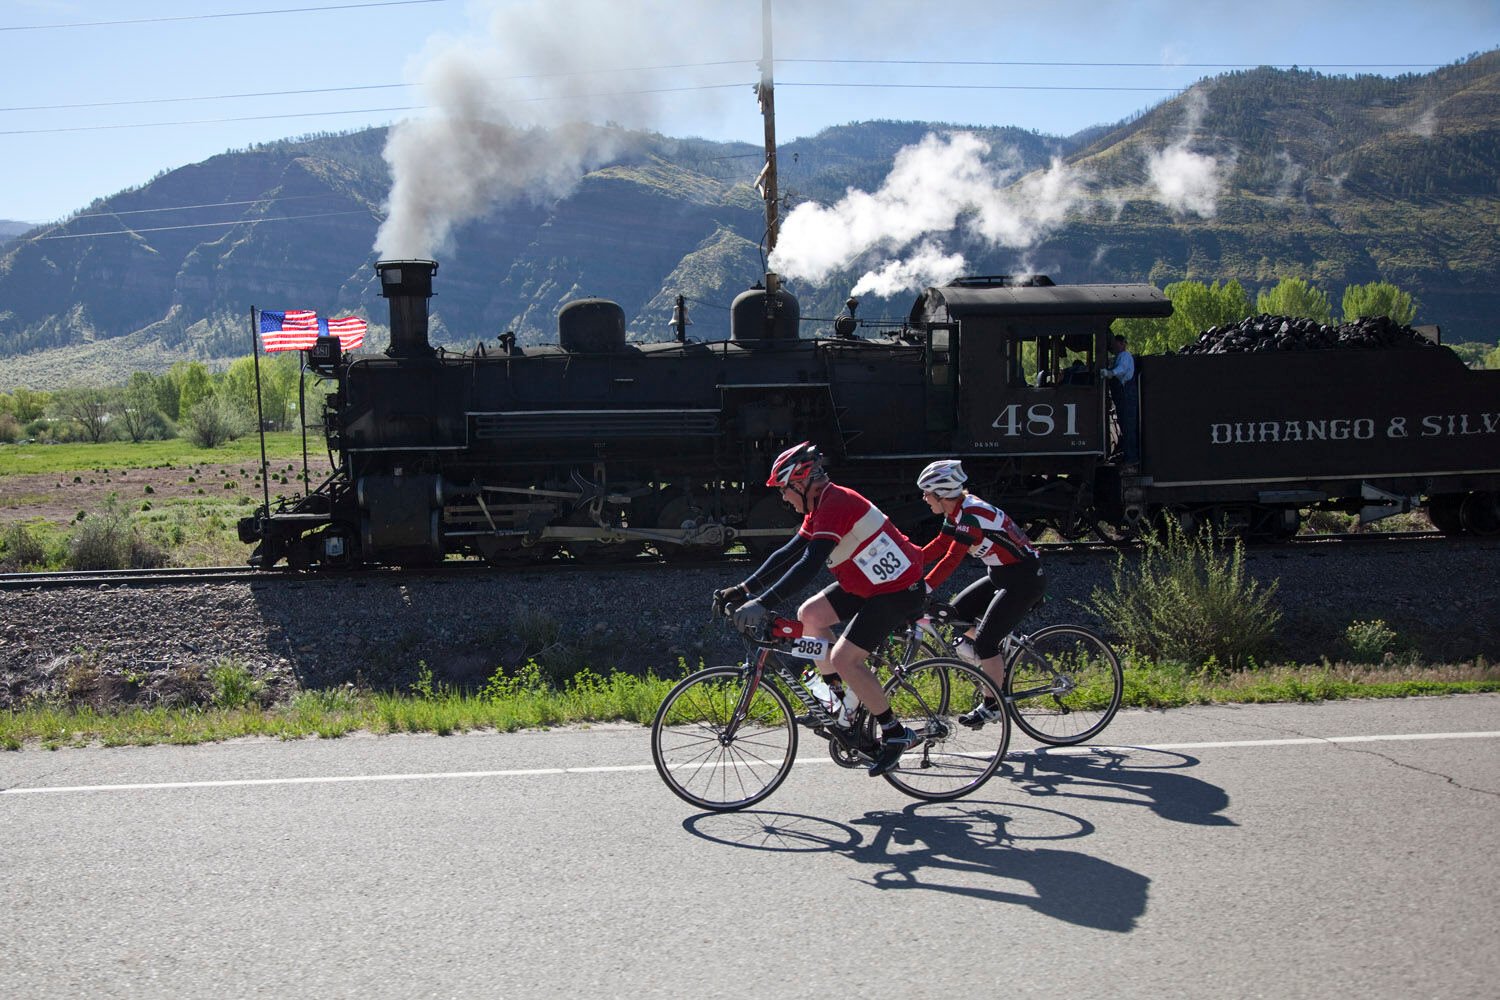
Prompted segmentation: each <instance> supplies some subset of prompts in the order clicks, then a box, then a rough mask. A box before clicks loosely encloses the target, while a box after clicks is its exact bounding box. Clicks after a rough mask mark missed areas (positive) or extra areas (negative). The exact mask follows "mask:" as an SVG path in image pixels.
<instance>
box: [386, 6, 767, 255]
mask: <svg viewBox="0 0 1500 1000" xmlns="http://www.w3.org/2000/svg"><path fill="white" fill-rule="evenodd" d="M490 10H491V14H490V18H489V22H488V26H487V31H486V32H485V33H484V34H483V35H475V36H474V37H467V38H459V39H455V38H437V39H433V40H432V41H430V42H429V43H428V45H427V47H426V49H425V50H424V52H423V54H422V55H421V56H419V57H418V62H419V64H420V88H421V92H422V96H423V98H424V103H426V104H428V105H430V106H431V107H432V108H433V111H432V114H431V115H430V117H425V118H414V119H408V120H406V121H403V122H400V123H398V124H397V125H395V126H393V127H392V128H391V130H390V135H389V137H388V138H387V140H386V147H385V159H386V162H387V163H389V164H390V169H391V195H390V203H389V213H388V215H387V217H386V220H385V222H384V223H383V224H382V225H381V227H380V232H379V234H378V235H377V236H376V239H375V249H376V250H377V251H378V252H379V255H380V256H381V257H383V258H386V259H400V258H429V257H434V256H436V255H438V254H439V253H441V252H442V251H444V250H445V249H447V248H448V245H449V242H450V240H451V237H452V234H453V230H454V228H455V227H457V226H459V225H462V224H463V223H465V222H467V221H469V220H472V219H475V218H479V217H481V216H483V215H485V214H486V213H487V212H489V211H492V210H493V209H495V208H498V207H502V206H504V205H505V204H507V203H511V202H516V201H520V200H526V201H530V202H535V203H545V202H550V201H553V200H556V199H558V198H561V197H564V196H565V195H567V194H568V193H569V192H570V191H572V190H573V188H574V186H576V185H577V183H578V181H579V180H580V179H581V178H582V177H583V175H584V174H585V173H587V172H588V171H590V170H592V169H595V168H597V167H599V166H601V165H603V164H605V163H607V162H609V161H610V160H612V159H615V158H617V157H619V156H621V155H622V154H624V153H626V152H628V149H627V148H626V147H627V144H628V142H629V137H630V133H629V132H628V131H626V130H625V128H622V127H618V126H601V125H587V124H583V122H585V121H593V122H602V121H610V122H618V123H620V125H623V126H628V127H635V128H649V127H652V126H653V124H654V123H655V121H656V119H657V117H658V115H657V107H656V105H657V102H658V101H659V100H660V96H659V94H660V92H661V91H664V90H668V89H674V90H675V89H678V88H683V87H686V86H690V85H691V84H692V83H693V82H694V81H695V79H696V77H695V75H694V71H693V70H691V69H679V70H674V71H672V77H671V82H670V83H667V84H664V83H663V79H662V77H661V76H660V75H657V74H652V75H647V74H644V73H641V72H639V71H638V70H631V69H630V68H631V67H640V66H643V65H647V64H650V65H656V66H661V65H668V64H672V63H678V62H684V61H687V60H688V58H689V55H690V53H691V51H692V50H693V48H694V47H695V46H700V45H703V44H705V43H707V44H709V45H718V46H720V48H718V51H725V50H726V47H723V46H722V45H721V43H718V42H714V41H712V39H713V38H714V36H716V35H723V34H724V33H725V31H726V30H727V27H726V23H725V20H726V19H724V18H723V17H722V14H723V5H722V4H719V3H714V2H710V3H704V4H691V5H689V4H674V3H671V2H669V0H641V2H632V3H629V4H622V3H618V2H605V0H529V2H527V0H518V2H506V3H503V4H502V3H499V2H495V3H493V4H491V5H490ZM742 36H743V33H742ZM746 48H747V46H746V45H745V44H743V41H742V42H741V44H739V45H737V46H734V47H733V48H732V49H729V50H732V51H739V50H745V49H746ZM747 65H748V64H747ZM745 71H746V69H745V67H744V66H740V67H737V68H736V69H735V70H734V72H735V73H736V75H737V76H741V75H744V74H745ZM721 73H722V71H721ZM651 91H656V92H657V93H650V92H651ZM726 96H727V95H726V94H725V92H724V91H722V90H701V91H697V92H690V93H689V92H682V91H680V90H679V91H678V92H676V93H673V94H672V99H673V108H674V109H678V110H680V109H682V108H683V106H684V102H685V101H692V102H696V106H697V107H698V108H700V109H701V108H702V107H703V106H704V105H705V104H710V103H711V104H714V105H717V104H718V103H719V102H722V101H724V100H725V99H726ZM735 96H737V97H740V99H741V100H742V101H743V99H744V98H743V95H735Z"/></svg>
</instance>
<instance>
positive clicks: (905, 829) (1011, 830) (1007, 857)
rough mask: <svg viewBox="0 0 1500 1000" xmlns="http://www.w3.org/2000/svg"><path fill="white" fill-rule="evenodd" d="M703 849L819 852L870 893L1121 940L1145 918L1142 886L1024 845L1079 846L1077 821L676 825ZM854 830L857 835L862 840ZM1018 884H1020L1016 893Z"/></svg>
mask: <svg viewBox="0 0 1500 1000" xmlns="http://www.w3.org/2000/svg"><path fill="white" fill-rule="evenodd" d="M683 825H684V827H686V828H687V830H688V832H690V833H692V834H694V835H695V836H698V837H702V838H704V839H706V840H712V841H715V842H717V843H724V844H729V845H731V846H734V847H742V848H747V849H750V850H761V851H798V852H801V851H819V850H821V851H828V852H831V853H835V854H839V855H842V856H844V857H846V858H849V859H851V860H853V861H856V862H858V863H859V864H861V865H865V866H868V867H869V868H871V869H873V873H872V874H871V875H870V876H869V878H862V879H860V880H859V881H862V882H865V883H866V884H868V885H870V886H873V887H874V888H877V889H881V890H886V889H892V890H894V889H918V890H922V889H925V890H928V891H931V892H943V893H949V894H953V895H959V896H967V897H969V898H972V899H981V900H986V901H989V902H995V903H1009V904H1013V905H1020V906H1027V907H1030V908H1031V909H1033V910H1035V911H1037V912H1038V913H1041V914H1044V915H1046V916H1050V917H1053V918H1055V919H1058V920H1063V921H1066V922H1068V923H1072V924H1078V925H1080V926H1083V927H1093V928H1097V929H1099V930H1108V931H1116V932H1120V933H1125V932H1128V931H1130V930H1131V929H1133V928H1134V927H1135V922H1136V920H1137V919H1139V918H1140V916H1141V914H1143V913H1144V912H1145V909H1146V897H1147V889H1148V887H1149V885H1150V879H1148V878H1147V877H1146V876H1144V875H1141V874H1139V873H1138V872H1133V871H1131V870H1129V869H1128V868H1122V867H1121V866H1119V865H1116V864H1113V863H1111V862H1108V861H1105V860H1103V859H1102V858H1097V857H1093V856H1092V855H1089V854H1085V853H1082V852H1080V851H1069V850H1061V849H1058V848H1055V847H1040V846H1030V843H1029V842H1033V841H1056V840H1069V839H1074V838H1079V837H1086V836H1088V835H1089V834H1091V833H1092V832H1093V830H1094V828H1093V825H1092V824H1090V823H1089V822H1088V821H1087V820H1084V819H1082V818H1081V817H1078V816H1073V815H1071V814H1068V813H1064V812H1060V811H1057V810H1053V809H1041V808H1038V807H1035V806H1030V805H1019V806H1018V805H1015V804H1011V803H999V802H993V803H990V802H976V801H973V800H965V801H964V802H953V803H947V802H936V803H922V802H917V803H913V804H911V805H909V806H907V807H906V808H905V809H902V810H900V811H899V812H895V811H878V812H872V813H867V814H866V815H865V816H864V817H863V818H861V819H857V820H854V821H853V822H852V824H849V823H839V822H835V821H833V820H825V819H820V818H817V817H812V816H803V815H799V814H795V813H773V812H740V813H704V814H700V815H697V816H691V817H689V818H688V819H687V820H685V821H684V823H683ZM857 827H867V828H868V831H867V834H868V835H867V834H866V833H864V832H861V831H860V830H859V829H857ZM1018 883H1020V884H1018Z"/></svg>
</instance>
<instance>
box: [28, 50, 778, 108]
mask: <svg viewBox="0 0 1500 1000" xmlns="http://www.w3.org/2000/svg"><path fill="white" fill-rule="evenodd" d="M752 61H753V60H749V59H733V60H724V61H720V62H704V63H675V64H669V65H663V66H621V67H616V68H613V69H609V68H606V69H587V70H579V71H577V72H573V73H533V74H528V75H524V76H500V77H489V78H488V79H489V81H490V82H491V83H513V82H520V81H525V80H550V79H555V78H557V77H567V76H593V75H598V74H600V73H651V72H656V71H659V70H669V69H703V68H707V67H714V66H740V65H744V64H745V63H749V62H752ZM415 86H417V84H414V83H370V84H363V85H360V86H351V87H308V88H305V89H303V90H263V91H256V92H250V93H244V94H208V95H204V96H201V97H148V98H140V99H137V100H130V101H89V102H84V103H80V104H34V105H29V106H26V107H14V108H0V111H71V110H76V109H79V108H117V107H124V106H127V105H137V104H182V103H186V102H190V101H229V100H239V99H241V98H248V97H304V96H306V95H308V94H346V93H349V92H351V91H358V90H395V89H398V88H401V87H415ZM725 86H743V85H742V84H725Z"/></svg>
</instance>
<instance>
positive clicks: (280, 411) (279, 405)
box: [260, 351, 302, 430]
mask: <svg viewBox="0 0 1500 1000" xmlns="http://www.w3.org/2000/svg"><path fill="white" fill-rule="evenodd" d="M260 377H261V393H262V397H261V398H262V405H263V407H264V409H265V414H266V420H268V421H270V423H271V425H272V426H274V427H276V428H277V429H279V430H287V429H288V428H290V427H291V426H292V420H293V418H294V417H295V416H296V413H297V383H298V381H299V380H300V379H301V377H302V359H301V358H300V357H299V356H296V355H295V354H294V352H292V351H286V352H283V353H281V354H277V355H276V356H275V357H274V358H273V357H269V356H267V357H265V358H262V359H261V363H260Z"/></svg>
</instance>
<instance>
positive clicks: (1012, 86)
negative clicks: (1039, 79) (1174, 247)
mask: <svg viewBox="0 0 1500 1000" xmlns="http://www.w3.org/2000/svg"><path fill="white" fill-rule="evenodd" d="M776 86H778V87H852V88H856V89H869V90H877V89H881V88H887V89H892V90H1107V91H1111V92H1119V93H1132V92H1135V91H1141V92H1145V93H1153V94H1175V93H1177V92H1178V91H1180V90H1184V89H1186V88H1184V87H1079V86H1072V85H1067V86H1063V85H1057V86H1053V85H1049V84H1039V83H1037V84H1032V83H811V82H798V81H794V80H788V81H785V82H783V81H777V83H776ZM3 134H5V133H0V135H3Z"/></svg>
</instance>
